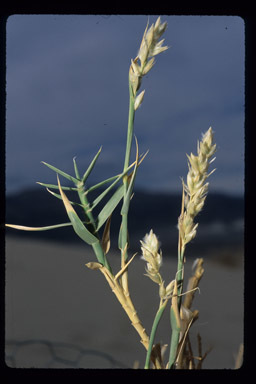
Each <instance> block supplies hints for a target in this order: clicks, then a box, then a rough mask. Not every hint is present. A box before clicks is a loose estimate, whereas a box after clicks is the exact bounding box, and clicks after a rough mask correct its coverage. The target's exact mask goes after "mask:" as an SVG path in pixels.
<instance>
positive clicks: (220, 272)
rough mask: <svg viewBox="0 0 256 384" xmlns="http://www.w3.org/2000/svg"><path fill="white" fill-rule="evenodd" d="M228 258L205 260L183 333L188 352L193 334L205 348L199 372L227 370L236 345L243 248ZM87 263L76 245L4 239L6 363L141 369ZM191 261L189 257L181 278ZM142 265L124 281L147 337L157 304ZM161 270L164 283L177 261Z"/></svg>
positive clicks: (132, 340)
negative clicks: (195, 315) (193, 316)
mask: <svg viewBox="0 0 256 384" xmlns="http://www.w3.org/2000/svg"><path fill="white" fill-rule="evenodd" d="M225 252H226V253H227V251H225ZM188 253H189V252H188ZM223 255H224V253H223ZM198 256H199V257H203V256H204V255H198ZM226 256H227V255H226ZM228 256H229V257H226V258H224V256H223V259H222V257H220V256H219V257H215V256H214V254H213V255H212V256H207V257H206V258H205V262H204V268H205V274H204V276H203V278H202V280H201V282H200V293H196V298H195V300H194V305H193V309H199V312H200V314H199V319H198V320H197V321H196V322H195V324H194V325H193V327H192V328H191V331H190V335H191V341H192V345H193V350H194V354H195V355H196V354H197V333H198V332H199V333H200V335H201V337H202V345H203V351H206V350H207V349H209V348H210V347H212V350H211V352H210V353H209V355H208V356H207V358H206V360H205V361H204V364H203V368H204V369H223V368H224V369H225V368H226V369H233V368H234V365H235V356H236V354H237V352H238V349H239V345H240V343H242V342H243V325H244V324H243V284H244V281H243V277H244V276H243V262H242V257H243V255H242V250H241V251H239V252H237V254H236V255H234V257H236V260H238V262H236V263H231V264H230V263H224V262H223V261H224V259H229V260H232V257H233V256H232V255H228ZM109 260H110V263H111V265H112V266H113V270H114V271H118V268H119V256H118V255H116V254H110V255H109ZM89 261H95V257H94V255H93V253H92V252H91V250H90V248H89V247H88V246H87V245H84V246H83V244H82V243H81V242H78V246H75V247H74V246H73V247H71V246H62V245H59V244H57V243H50V242H39V241H36V240H31V241H27V240H24V239H21V238H16V237H13V236H11V237H10V236H7V238H6V328H5V332H6V364H7V365H8V366H10V367H23V368H30V367H35V368H42V367H45V368H47V367H51V368H72V367H74V368H75V367H78V368H133V367H134V366H136V367H139V368H143V365H144V361H145V350H144V347H143V346H142V344H141V343H140V339H139V336H138V335H137V333H136V332H135V330H134V328H133V327H132V326H131V324H130V321H129V319H128V317H127V316H126V314H125V313H124V312H123V310H122V308H121V306H120V304H119V303H118V301H117V300H116V298H115V296H114V295H113V293H112V292H111V290H110V288H109V286H108V285H107V283H106V281H105V280H104V278H103V276H102V274H100V272H98V271H92V270H89V269H88V268H87V267H85V264H86V263H87V262H89ZM193 261H194V259H192V260H190V259H189V256H188V258H187V263H186V267H185V279H187V278H188V277H189V275H190V271H191V265H192V262H193ZM144 267H145V263H144V262H143V261H142V260H141V259H140V257H139V256H137V257H135V259H134V261H133V262H132V264H131V266H130V268H129V281H130V291H131V297H132V299H133V301H134V304H135V307H136V309H137V312H138V314H139V317H140V318H141V321H142V323H143V325H144V327H145V328H146V330H147V333H150V329H151V325H152V321H153V318H154V314H155V312H156V310H157V307H158V302H159V301H158V287H157V285H156V284H154V283H153V282H152V281H151V280H150V279H149V278H147V277H146V276H144ZM162 271H163V272H162V274H163V277H164V280H165V281H166V283H168V282H169V281H170V280H172V279H173V278H174V276H175V272H176V259H175V258H174V257H173V258H171V257H169V258H167V260H165V259H164V264H163V267H162ZM157 341H158V342H161V343H162V344H169V343H170V324H169V314H168V311H166V312H165V314H164V317H163V319H162V321H161V323H160V326H159V330H158V333H157ZM166 355H168V353H166ZM166 357H167V356H166ZM134 364H135V365H134Z"/></svg>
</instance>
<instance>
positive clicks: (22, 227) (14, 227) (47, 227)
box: [5, 223, 72, 231]
mask: <svg viewBox="0 0 256 384" xmlns="http://www.w3.org/2000/svg"><path fill="white" fill-rule="evenodd" d="M71 225H72V223H63V224H56V225H49V226H46V227H26V226H24V225H15V224H5V226H6V227H9V228H13V229H19V230H21V231H49V230H51V229H57V228H62V227H68V226H71Z"/></svg>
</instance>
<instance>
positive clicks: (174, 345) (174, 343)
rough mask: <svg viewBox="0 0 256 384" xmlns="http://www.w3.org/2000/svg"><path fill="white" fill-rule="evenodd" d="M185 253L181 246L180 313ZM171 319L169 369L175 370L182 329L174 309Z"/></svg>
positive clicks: (178, 277)
mask: <svg viewBox="0 0 256 384" xmlns="http://www.w3.org/2000/svg"><path fill="white" fill-rule="evenodd" d="M184 251H185V248H182V249H180V246H179V248H178V265H177V273H176V280H177V283H178V298H177V299H178V311H179V313H180V306H181V296H180V295H181V294H182V289H183V272H184ZM170 319H171V327H172V336H171V343H170V354H169V362H168V368H169V369H173V368H174V363H175V361H176V356H177V350H178V345H179V337H180V327H179V326H178V324H177V320H176V317H175V314H174V312H173V309H172V308H171V310H170Z"/></svg>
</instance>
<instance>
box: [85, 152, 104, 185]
mask: <svg viewBox="0 0 256 384" xmlns="http://www.w3.org/2000/svg"><path fill="white" fill-rule="evenodd" d="M101 150H102V147H100V149H99V151H98V152H97V153H96V155H95V157H94V158H93V160H92V162H91V163H90V165H89V167H88V169H87V170H86V172H85V173H84V175H83V177H82V183H83V184H84V183H85V182H86V180H87V179H88V177H89V175H90V173H91V172H92V170H93V167H94V165H95V163H96V161H97V159H98V157H99V155H100V153H101Z"/></svg>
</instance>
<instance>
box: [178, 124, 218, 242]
mask: <svg viewBox="0 0 256 384" xmlns="http://www.w3.org/2000/svg"><path fill="white" fill-rule="evenodd" d="M215 151H216V144H213V131H212V128H211V127H210V128H209V129H208V131H207V132H206V133H205V134H204V135H203V137H202V140H201V142H200V143H198V146H197V156H195V155H193V153H191V155H190V156H188V155H187V157H188V160H189V163H188V168H189V172H188V174H187V185H185V184H184V182H183V197H184V199H183V204H184V206H183V209H182V213H181V215H180V217H179V223H178V228H179V232H180V239H181V246H182V247H184V246H185V245H186V244H187V243H189V242H190V241H191V240H192V239H193V238H194V237H195V236H196V231H197V227H198V224H195V223H194V218H195V216H196V215H197V214H198V213H199V212H200V211H201V210H202V208H203V206H204V203H205V199H206V195H207V192H208V185H209V183H207V182H206V179H207V178H208V177H209V176H210V174H212V173H213V172H214V170H213V171H212V172H210V173H209V174H208V173H207V171H208V167H209V165H210V164H211V163H212V162H213V161H214V160H215V158H213V159H212V160H210V159H211V157H212V156H213V154H214V153H215Z"/></svg>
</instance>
